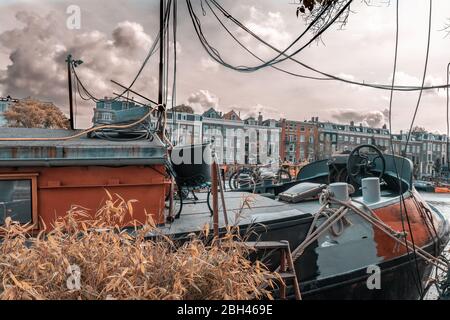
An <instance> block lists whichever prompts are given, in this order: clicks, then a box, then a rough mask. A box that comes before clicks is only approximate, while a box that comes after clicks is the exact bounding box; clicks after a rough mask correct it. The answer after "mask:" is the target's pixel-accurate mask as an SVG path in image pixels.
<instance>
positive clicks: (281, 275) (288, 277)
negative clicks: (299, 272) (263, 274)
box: [267, 272, 296, 280]
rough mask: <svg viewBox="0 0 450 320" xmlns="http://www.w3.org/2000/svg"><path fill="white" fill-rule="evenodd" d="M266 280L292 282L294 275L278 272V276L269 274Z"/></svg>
mask: <svg viewBox="0 0 450 320" xmlns="http://www.w3.org/2000/svg"><path fill="white" fill-rule="evenodd" d="M267 278H268V279H273V280H279V279H280V278H281V279H282V280H292V279H295V278H296V275H295V273H293V272H280V273H278V274H270V275H269V276H268V277H267Z"/></svg>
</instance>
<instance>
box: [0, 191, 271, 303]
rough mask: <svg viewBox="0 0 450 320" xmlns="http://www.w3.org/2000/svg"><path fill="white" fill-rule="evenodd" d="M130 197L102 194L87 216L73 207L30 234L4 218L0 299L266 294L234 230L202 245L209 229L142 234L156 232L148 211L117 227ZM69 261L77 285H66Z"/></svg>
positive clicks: (262, 275)
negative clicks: (186, 236)
mask: <svg viewBox="0 0 450 320" xmlns="http://www.w3.org/2000/svg"><path fill="white" fill-rule="evenodd" d="M132 203H133V201H125V200H124V199H122V198H121V197H120V196H118V195H114V196H112V195H111V194H109V193H108V200H107V201H106V203H105V205H104V206H103V207H102V208H101V209H100V210H99V211H98V212H97V213H96V214H95V217H94V218H92V217H91V216H90V215H89V214H88V210H87V209H85V208H82V207H78V206H74V207H73V208H72V209H71V210H70V211H69V212H68V214H67V216H66V217H64V218H61V219H59V220H58V221H56V223H55V225H54V229H53V230H52V231H50V232H48V233H46V234H44V233H40V234H39V235H37V236H34V237H30V236H29V233H30V231H31V227H30V226H21V225H19V224H17V223H15V222H13V221H11V220H7V221H6V224H5V225H4V226H3V227H1V228H0V233H2V237H3V241H2V242H1V243H0V299H188V300H189V299H252V298H267V297H268V298H271V296H270V293H269V292H268V291H267V290H266V289H261V288H264V287H266V286H267V284H268V283H267V280H266V279H267V275H268V271H267V269H266V268H265V267H264V265H262V264H261V263H259V262H256V263H252V262H250V261H249V260H248V259H247V256H248V252H247V251H246V249H245V248H244V247H243V246H242V245H239V242H238V241H236V240H239V239H237V238H236V237H237V236H236V235H235V234H236V232H234V234H233V232H230V233H229V234H228V235H226V236H225V237H224V238H222V239H221V240H220V242H219V241H216V240H213V241H212V242H209V244H206V243H207V242H206V241H202V240H203V239H204V237H208V236H210V235H209V234H208V230H209V228H207V229H205V232H204V234H203V235H201V236H192V237H191V238H190V240H189V241H187V242H184V243H183V244H179V245H177V244H176V243H175V242H173V241H172V240H171V239H169V238H168V237H165V236H163V235H158V236H157V239H153V240H149V239H148V238H146V235H148V233H149V232H153V233H154V232H156V229H155V226H154V224H153V222H152V220H151V218H150V216H149V219H148V223H147V224H145V225H141V226H139V225H138V224H135V227H134V228H133V233H132V235H131V233H130V232H126V231H123V230H121V229H120V228H119V226H120V225H121V223H123V222H124V221H128V220H124V219H128V218H129V216H132V215H133V207H132ZM218 244H220V245H218ZM222 244H226V245H222ZM73 265H77V266H78V267H79V268H80V276H81V277H80V288H79V290H76V289H74V290H70V289H68V286H67V281H68V279H69V277H70V276H71V274H70V273H68V271H70V268H71V266H73ZM269 284H270V283H269ZM72 288H73V287H72Z"/></svg>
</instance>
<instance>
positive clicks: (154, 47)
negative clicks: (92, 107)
mask: <svg viewBox="0 0 450 320" xmlns="http://www.w3.org/2000/svg"><path fill="white" fill-rule="evenodd" d="M171 2H172V0H168V3H169V6H168V8H167V9H166V11H165V13H164V30H166V29H167V27H168V24H169V15H170V3H171ZM159 37H160V35H159V33H158V34H157V35H156V36H155V40H154V41H153V43H152V45H151V47H150V49H149V52H148V54H147V56H146V57H145V59H144V61H143V63H142V64H141V66H140V68H139V70H138V72H137V74H136V75H135V77H134V78H133V81H132V82H131V83H130V85H129V86H128V87H127V88H126V89H124V91H123V92H122V93H120V94H118V95H117V96H116V97H114V98H111V99H110V101H117V100H119V99H120V98H122V97H124V96H125V95H126V94H127V93H128V92H129V91H130V90H131V89H132V88H133V86H134V85H135V83H136V82H137V80H138V79H139V77H140V76H141V74H142V71H143V70H144V68H145V66H146V65H147V63H148V61H149V60H150V58H151V57H152V56H153V55H154V54H155V53H156V52H157V51H158V44H159ZM72 69H73V70H74V74H75V79H76V81H77V82H78V83H79V86H80V87H81V88H82V90H83V92H84V94H86V95H87V98H86V97H81V98H82V99H83V100H92V101H94V102H99V101H102V100H103V99H99V98H96V97H95V96H94V95H93V94H91V93H90V92H89V91H88V90H87V89H86V86H85V85H84V84H83V82H82V81H81V79H80V78H79V76H78V74H77V73H76V71H75V68H74V67H73V66H72ZM78 93H79V94H80V96H81V92H80V91H78Z"/></svg>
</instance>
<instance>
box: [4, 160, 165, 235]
mask: <svg viewBox="0 0 450 320" xmlns="http://www.w3.org/2000/svg"><path fill="white" fill-rule="evenodd" d="M164 172H165V169H164V166H163V165H153V166H124V167H97V166H87V167H33V168H31V167H21V168H1V169H0V175H5V174H18V173H28V174H37V175H38V176H37V201H38V206H37V207H38V212H37V216H38V220H39V226H38V228H39V229H42V227H43V224H42V223H40V222H41V219H42V221H43V222H44V223H45V225H46V227H47V229H49V228H51V225H52V223H53V222H54V221H55V219H56V218H57V217H60V216H64V215H65V214H66V213H67V211H68V210H69V209H70V208H71V206H72V205H79V206H82V207H84V208H88V209H90V212H92V214H95V212H96V211H97V210H98V209H99V208H101V207H102V206H103V205H104V204H105V200H106V199H107V198H108V196H107V193H106V191H105V189H106V190H108V191H109V193H111V194H112V195H113V194H118V195H119V196H120V197H122V198H123V199H125V200H126V201H128V200H132V199H133V200H137V202H135V203H133V217H132V219H133V220H137V221H139V222H141V223H143V222H145V221H146V213H147V214H151V215H152V217H153V219H154V221H155V223H157V224H162V223H164V198H165V192H166V185H167V184H168V183H170V181H167V180H166V179H165V175H164ZM33 222H35V221H33ZM128 222H130V221H128Z"/></svg>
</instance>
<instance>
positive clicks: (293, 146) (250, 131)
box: [0, 97, 448, 177]
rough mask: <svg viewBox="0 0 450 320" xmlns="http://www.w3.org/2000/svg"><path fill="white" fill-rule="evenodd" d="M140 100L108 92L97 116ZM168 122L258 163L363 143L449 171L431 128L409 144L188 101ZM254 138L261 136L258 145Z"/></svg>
mask: <svg viewBox="0 0 450 320" xmlns="http://www.w3.org/2000/svg"><path fill="white" fill-rule="evenodd" d="M16 102H17V99H12V98H11V97H7V98H0V125H4V121H2V117H1V115H2V113H3V112H5V111H6V110H7V109H8V108H9V106H11V105H12V104H14V103H16ZM137 106H140V105H139V104H137V103H133V102H131V103H130V102H129V101H128V102H124V101H117V100H115V99H108V98H105V99H104V100H102V101H99V102H98V103H97V104H96V107H95V109H94V118H93V122H94V123H102V122H104V121H106V122H105V123H107V122H108V121H110V120H111V119H112V116H113V115H112V113H113V112H114V111H120V110H124V109H130V108H134V107H137ZM167 124H168V126H167V128H168V133H169V135H170V136H171V139H172V143H173V144H174V145H184V144H192V143H202V142H207V141H214V146H215V149H216V151H218V152H217V156H218V159H219V161H220V162H221V163H228V164H234V163H242V162H245V163H258V162H261V161H260V160H261V159H259V154H260V153H261V152H260V151H265V153H267V155H268V156H270V157H271V158H272V159H280V160H281V161H289V162H291V163H294V164H297V163H304V162H311V161H315V160H321V159H326V158H329V157H331V156H332V155H333V154H336V153H343V152H349V151H351V150H352V149H353V148H355V147H356V146H358V145H360V144H372V145H375V146H377V147H378V148H379V149H381V150H382V151H383V152H386V153H390V152H391V151H392V150H393V151H394V153H395V154H399V155H403V156H406V157H408V158H409V159H411V160H412V162H413V163H414V168H415V175H416V177H431V176H434V175H435V174H436V173H438V172H441V171H447V172H448V162H447V161H448V159H447V144H448V141H447V137H446V135H440V134H432V133H429V132H415V133H412V134H411V135H410V139H409V142H408V144H407V143H406V142H407V138H408V134H407V133H404V132H400V133H398V134H392V136H391V135H390V132H389V130H388V129H387V128H386V126H383V127H382V128H372V127H367V126H364V125H362V124H355V123H354V122H353V121H350V122H349V123H348V124H340V123H333V122H324V121H319V118H318V117H313V118H311V119H310V120H308V121H295V120H288V119H280V120H275V119H263V116H262V114H259V116H258V117H256V118H255V117H246V118H242V117H241V115H240V113H239V112H236V111H234V110H232V111H230V112H227V113H224V114H223V113H221V112H220V111H218V110H215V109H214V108H210V109H208V110H207V111H205V112H204V113H202V114H195V113H194V112H193V110H192V108H190V107H188V106H182V107H181V108H180V107H177V108H175V110H169V112H168V120H167ZM252 141H257V142H256V145H252ZM391 141H392V143H391ZM242 154H243V155H242Z"/></svg>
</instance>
